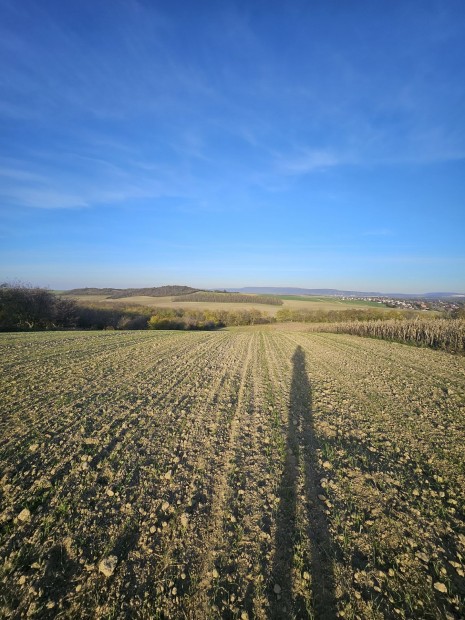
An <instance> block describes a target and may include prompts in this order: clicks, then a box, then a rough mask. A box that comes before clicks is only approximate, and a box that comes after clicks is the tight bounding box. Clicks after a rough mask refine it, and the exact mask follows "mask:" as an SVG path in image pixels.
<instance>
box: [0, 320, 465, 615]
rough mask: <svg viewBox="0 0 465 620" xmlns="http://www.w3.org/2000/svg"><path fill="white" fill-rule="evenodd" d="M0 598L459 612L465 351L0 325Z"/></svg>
mask: <svg viewBox="0 0 465 620" xmlns="http://www.w3.org/2000/svg"><path fill="white" fill-rule="evenodd" d="M0 351H1V354H2V355H1V359H2V373H3V377H4V380H3V382H2V388H1V394H0V398H1V400H0V408H1V416H0V430H1V435H0V461H1V463H2V469H1V479H0V485H1V486H0V500H1V517H0V536H1V538H0V556H1V557H0V559H1V564H0V566H1V572H0V580H1V583H2V593H1V597H0V616H1V617H8V618H23V617H31V618H34V617H36V618H56V617H66V618H98V619H99V618H128V617H134V618H157V617H158V618H195V619H197V618H198V619H204V618H250V619H251V618H258V619H267V618H336V617H341V618H353V619H355V618H362V619H365V618H366V619H368V618H375V619H380V620H381V619H382V618H391V617H392V618H418V619H420V618H421V619H428V618H430V619H436V618H446V619H452V618H455V619H458V618H461V617H463V616H464V614H465V611H464V597H465V579H464V559H465V491H464V489H465V467H464V459H463V446H464V445H465V444H464V440H465V426H464V423H463V420H464V414H465V359H463V358H460V357H454V356H453V355H450V354H447V353H443V352H438V351H430V350H425V349H415V348H412V347H408V346H404V345H399V344H393V343H387V342H382V341H377V340H368V339H363V338H358V337H354V336H347V335H340V334H318V333H305V332H303V331H300V330H299V329H298V327H296V326H292V328H291V329H284V328H282V329H280V330H278V329H270V328H268V327H264V328H257V327H255V328H253V329H247V328H242V329H234V330H230V331H222V332H216V333H199V332H197V333H194V332H192V333H175V332H107V333H96V332H88V333H79V332H76V333H50V334H47V333H40V334H32V335H31V334H3V335H1V336H0Z"/></svg>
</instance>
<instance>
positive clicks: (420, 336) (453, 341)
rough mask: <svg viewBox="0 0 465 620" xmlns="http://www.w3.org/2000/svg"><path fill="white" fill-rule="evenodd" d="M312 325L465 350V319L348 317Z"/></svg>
mask: <svg viewBox="0 0 465 620" xmlns="http://www.w3.org/2000/svg"><path fill="white" fill-rule="evenodd" d="M310 329H312V330H314V331H325V332H326V331H329V332H335V333H342V334H353V335H355V336H368V337H374V338H382V339H384V340H395V341H397V342H405V343H408V344H414V345H417V346H426V347H431V348H433V349H443V350H445V351H451V352H453V353H463V352H464V351H465V321H464V320H463V319H454V320H451V319H426V320H420V319H413V320H410V321H406V320H403V321H393V320H389V321H346V322H341V323H332V324H329V325H314V326H312V327H311V328H310Z"/></svg>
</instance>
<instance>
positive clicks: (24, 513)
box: [18, 508, 31, 523]
mask: <svg viewBox="0 0 465 620" xmlns="http://www.w3.org/2000/svg"><path fill="white" fill-rule="evenodd" d="M18 519H19V520H20V521H22V522H23V523H27V522H28V521H30V520H31V511H30V510H29V509H28V508H23V509H22V510H21V512H20V513H19V515H18Z"/></svg>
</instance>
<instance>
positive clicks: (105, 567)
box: [98, 555, 118, 577]
mask: <svg viewBox="0 0 465 620" xmlns="http://www.w3.org/2000/svg"><path fill="white" fill-rule="evenodd" d="M117 564H118V558H117V557H116V555H109V556H108V557H107V558H104V559H103V560H102V561H101V562H100V564H99V565H98V568H99V571H100V572H101V573H103V574H104V575H105V577H111V575H113V573H114V570H115V568H116V565H117Z"/></svg>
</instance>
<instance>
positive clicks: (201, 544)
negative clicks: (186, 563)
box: [184, 334, 256, 619]
mask: <svg viewBox="0 0 465 620" xmlns="http://www.w3.org/2000/svg"><path fill="white" fill-rule="evenodd" d="M237 337H238V336H237V335H236V338H237ZM255 340H256V335H255V334H252V335H251V336H249V342H248V346H247V353H246V356H245V359H244V360H243V365H242V369H241V373H240V379H239V384H238V388H237V401H236V405H235V408H234V411H233V413H232V416H231V419H230V421H229V424H228V426H227V428H225V429H224V431H225V432H226V436H225V437H224V440H225V441H224V444H223V445H221V444H218V445H217V446H215V448H216V455H215V456H216V457H217V460H218V463H217V464H216V463H215V465H214V466H213V467H212V470H214V471H213V473H214V478H213V483H212V494H211V497H210V499H209V511H208V520H207V523H206V524H205V526H204V527H203V529H202V530H200V531H199V533H198V557H197V558H196V565H197V568H196V571H195V572H196V574H197V575H198V581H197V582H196V583H193V584H192V589H191V591H190V592H189V593H188V595H187V596H186V603H185V607H184V614H185V617H186V618H195V619H200V618H211V617H214V616H215V615H216V610H215V609H214V608H213V606H212V601H213V600H214V599H215V595H214V591H215V586H216V583H215V582H216V581H217V580H218V577H219V573H217V568H216V558H217V556H218V553H219V551H220V550H221V545H222V535H221V533H222V528H221V524H222V520H223V514H224V512H225V511H226V499H227V496H228V479H229V474H230V471H231V466H232V458H233V455H234V449H235V444H236V441H237V435H238V429H239V426H240V423H241V421H242V418H243V416H244V414H245V412H246V410H247V408H248V407H249V406H250V404H249V403H248V402H247V396H248V393H249V391H250V388H251V386H250V374H249V371H250V367H251V364H252V360H253V345H254V343H255ZM212 465H213V464H212Z"/></svg>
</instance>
